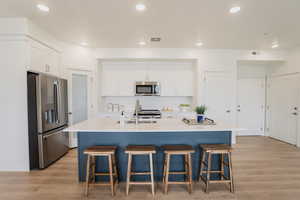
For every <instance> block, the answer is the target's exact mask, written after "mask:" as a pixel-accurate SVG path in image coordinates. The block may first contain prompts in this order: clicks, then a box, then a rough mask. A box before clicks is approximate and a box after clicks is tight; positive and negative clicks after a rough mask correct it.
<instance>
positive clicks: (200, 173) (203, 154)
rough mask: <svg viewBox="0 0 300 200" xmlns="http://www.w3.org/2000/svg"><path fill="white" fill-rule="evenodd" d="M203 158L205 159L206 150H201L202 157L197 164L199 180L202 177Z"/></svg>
mask: <svg viewBox="0 0 300 200" xmlns="http://www.w3.org/2000/svg"><path fill="white" fill-rule="evenodd" d="M205 160H206V152H205V151H204V150H203V152H202V159H201V161H200V164H199V169H200V172H199V177H198V181H200V180H201V177H203V171H204V163H205Z"/></svg>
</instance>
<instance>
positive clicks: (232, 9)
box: [229, 6, 241, 14]
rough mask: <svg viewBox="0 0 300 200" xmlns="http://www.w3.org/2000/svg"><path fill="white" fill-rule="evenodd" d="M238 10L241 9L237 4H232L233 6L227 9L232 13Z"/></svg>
mask: <svg viewBox="0 0 300 200" xmlns="http://www.w3.org/2000/svg"><path fill="white" fill-rule="evenodd" d="M240 11H241V7H239V6H234V7H232V8H230V10H229V12H230V13H232V14H235V13H238V12H240Z"/></svg>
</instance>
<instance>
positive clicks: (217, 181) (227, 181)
mask: <svg viewBox="0 0 300 200" xmlns="http://www.w3.org/2000/svg"><path fill="white" fill-rule="evenodd" d="M230 182H231V181H230V180H210V181H209V183H230Z"/></svg>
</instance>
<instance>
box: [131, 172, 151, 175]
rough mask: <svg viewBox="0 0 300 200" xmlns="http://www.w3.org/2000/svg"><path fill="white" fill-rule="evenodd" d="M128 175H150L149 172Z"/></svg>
mask: <svg viewBox="0 0 300 200" xmlns="http://www.w3.org/2000/svg"><path fill="white" fill-rule="evenodd" d="M130 175H151V172H130Z"/></svg>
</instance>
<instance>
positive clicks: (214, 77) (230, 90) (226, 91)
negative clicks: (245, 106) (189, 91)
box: [204, 72, 235, 126]
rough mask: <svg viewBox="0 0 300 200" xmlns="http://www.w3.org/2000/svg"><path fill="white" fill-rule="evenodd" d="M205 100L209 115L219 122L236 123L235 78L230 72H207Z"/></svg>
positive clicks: (230, 124) (227, 124) (229, 124)
mask: <svg viewBox="0 0 300 200" xmlns="http://www.w3.org/2000/svg"><path fill="white" fill-rule="evenodd" d="M204 77H205V78H204V102H205V105H206V106H207V114H206V115H207V117H208V118H211V119H213V120H215V121H216V123H218V124H224V125H226V126H232V125H234V113H235V112H234V109H233V108H234V106H233V105H234V98H235V78H234V75H233V74H232V73H230V72H205V76H204Z"/></svg>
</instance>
